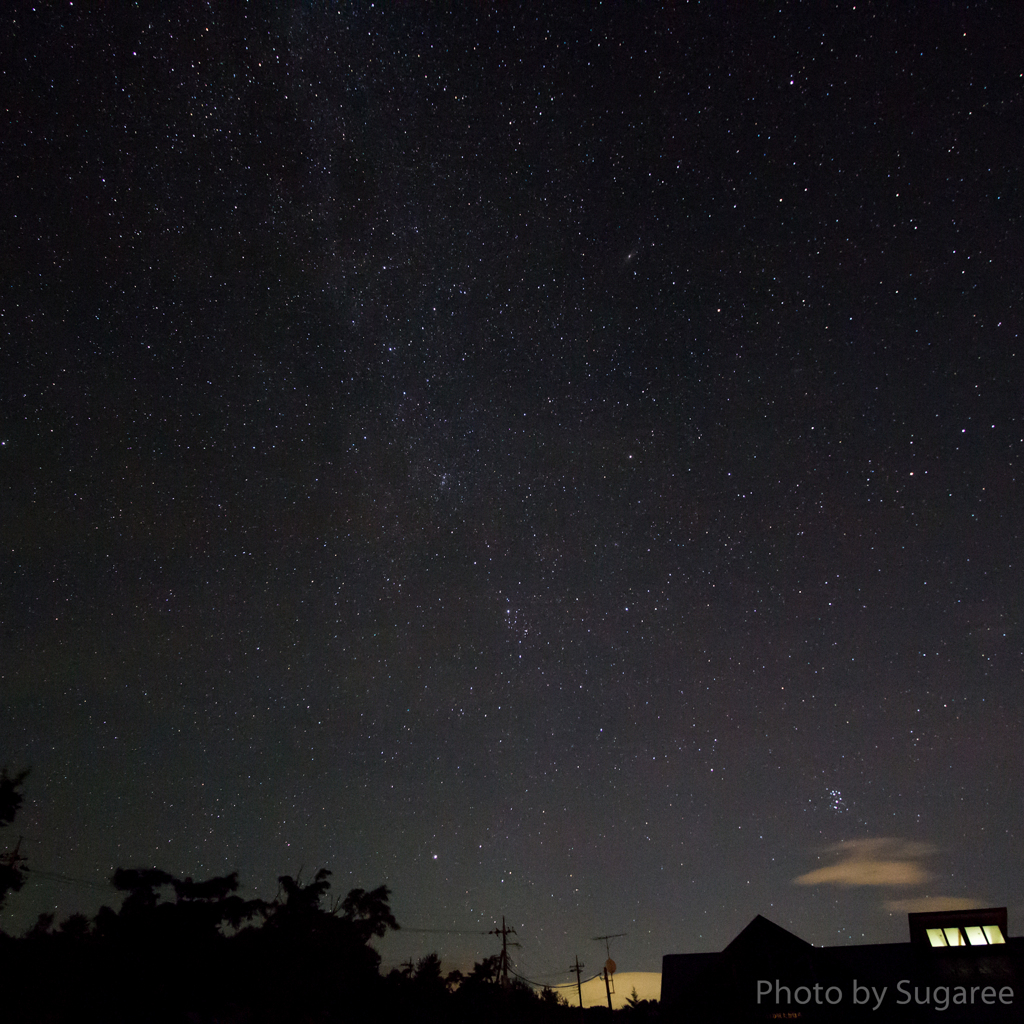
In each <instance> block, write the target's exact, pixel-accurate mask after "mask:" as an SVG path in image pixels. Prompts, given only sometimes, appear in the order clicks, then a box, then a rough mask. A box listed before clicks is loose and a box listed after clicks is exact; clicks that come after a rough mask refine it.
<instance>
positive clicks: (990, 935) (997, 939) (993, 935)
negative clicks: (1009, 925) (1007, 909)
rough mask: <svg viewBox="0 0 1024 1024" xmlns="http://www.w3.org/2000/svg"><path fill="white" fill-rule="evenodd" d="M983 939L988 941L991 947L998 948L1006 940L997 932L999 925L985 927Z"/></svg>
mask: <svg viewBox="0 0 1024 1024" xmlns="http://www.w3.org/2000/svg"><path fill="white" fill-rule="evenodd" d="M985 938H986V939H988V941H989V942H990V943H991V944H992V945H993V946H998V945H1001V944H1002V943H1005V942H1006V939H1004V938H1003V933H1002V932H1001V931H1000V930H999V925H997V924H987V925H985Z"/></svg>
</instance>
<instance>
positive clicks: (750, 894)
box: [0, 0, 1024, 982]
mask: <svg viewBox="0 0 1024 1024" xmlns="http://www.w3.org/2000/svg"><path fill="white" fill-rule="evenodd" d="M780 6H781V9H780ZM1022 32H1024V9H1022V8H1021V7H1020V5H1019V4H1016V3H998V2H993V3H962V2H961V3H950V4H942V5H937V6H933V5H923V4H909V3H902V2H894V3H889V2H885V3H863V2H860V0H858V2H857V3H856V4H854V3H849V2H844V3H839V4H831V5H829V4H812V3H783V4H781V5H779V4H776V5H770V4H766V3H753V2H751V3H740V2H736V3H728V2H721V3H707V4H705V3H665V4H662V5H655V4H639V3H637V4H623V5H618V4H607V3H606V4H604V5H598V4H587V5H574V4H568V3H567V4H561V3H554V4H548V3H507V4H506V3H501V4H492V5H487V4H483V3H479V4H478V3H466V4H426V3H388V2H383V3H382V2H378V3H376V4H369V3H365V2H359V3H351V4H342V3H335V4H327V3H283V2H282V3H280V4H274V5H267V6H263V7H261V6H258V5H256V4H251V3H250V4H230V5H228V4H224V5H220V4H215V5H204V4H199V3H188V4H181V5H175V4H153V5H148V4H142V5H134V6H130V5H128V4H127V3H119V4H105V5H96V4H87V3H75V4H74V5H71V4H68V3H56V2H54V3H45V2H37V4H36V7H33V6H32V5H30V4H25V3H16V4H14V5H12V6H9V7H7V8H5V15H4V20H3V25H2V28H0V95H2V99H3V103H2V107H3V128H2V130H0V174H2V196H3V200H2V202H0V223H2V233H0V234H2V242H0V246H2V248H0V268H2V273H0V644H2V646H0V764H3V763H6V764H7V765H8V766H9V767H10V769H11V770H12V771H17V770H20V769H21V768H23V767H26V766H31V768H32V774H31V775H30V777H29V779H28V781H27V783H26V802H25V806H24V808H23V811H22V813H21V815H20V816H19V818H18V820H17V821H16V822H15V824H14V825H13V826H12V827H11V828H9V829H7V830H6V831H5V832H4V834H3V836H2V843H0V845H6V846H10V845H12V844H13V842H14V841H16V839H17V836H18V835H23V836H24V841H23V844H22V852H23V853H25V854H26V856H27V857H28V861H29V865H30V867H32V868H33V869H35V870H36V872H37V874H36V875H35V877H34V878H33V879H31V880H30V882H29V883H28V884H27V885H26V888H25V889H24V890H23V891H22V892H21V893H19V894H16V895H13V896H11V897H10V898H9V900H8V903H7V907H6V909H5V911H4V913H3V915H2V916H0V925H2V927H3V928H5V929H7V930H8V931H14V932H20V931H22V930H23V929H24V928H25V927H27V926H28V925H29V924H30V923H31V922H32V921H34V920H35V917H36V915H37V914H38V913H39V912H40V911H42V910H47V909H49V910H54V911H56V913H57V914H58V917H59V918H63V917H64V916H66V915H67V914H70V913H71V912H73V911H76V910H84V911H86V912H88V913H93V912H95V910H96V909H97V908H98V906H99V905H100V903H102V902H107V903H110V904H111V905H113V906H115V907H116V906H119V896H118V894H117V893H115V892H114V891H113V890H112V889H110V887H109V886H108V885H107V884H106V883H107V879H108V878H109V876H110V874H111V873H112V871H113V869H114V868H115V867H117V866H125V867H134V866H142V865H157V866H159V867H161V868H164V869H165V870H168V871H170V872H172V873H175V874H176V875H179V876H186V875H188V876H193V877H195V878H197V879H198V878H204V877H208V876H210V875H214V874H223V873H226V872H229V871H232V870H236V869H237V870H238V871H239V872H240V876H241V880H242V883H243V892H244V893H245V894H248V895H261V896H263V897H264V898H267V899H269V898H272V897H273V895H274V893H275V891H276V887H277V885H276V878H277V876H278V875H280V874H284V873H288V874H295V873H296V872H298V871H299V870H300V869H301V870H302V871H303V877H304V878H309V877H311V876H312V874H313V872H315V870H316V869H317V868H319V867H328V868H330V869H332V870H333V872H334V882H335V887H336V889H337V890H339V891H341V892H342V893H344V892H345V891H347V890H348V889H349V888H352V887H354V886H361V887H364V888H372V887H375V886H377V885H380V884H382V883H386V884H387V885H388V886H389V887H390V888H391V890H392V908H393V910H394V913H395V915H396V917H397V918H398V920H399V922H400V923H401V924H402V925H404V926H406V928H407V929H432V930H433V931H413V930H406V931H403V932H402V933H399V934H397V935H395V936H391V937H388V938H386V939H385V940H383V941H382V942H381V943H380V949H381V952H382V954H383V956H384V968H385V969H388V968H390V967H391V966H394V965H395V964H397V963H398V962H400V961H402V960H404V959H406V958H407V957H412V958H414V959H415V958H416V957H418V956H421V955H423V954H424V953H427V952H430V951H431V950H437V951H438V952H439V953H440V954H441V955H442V958H443V959H444V961H445V966H446V969H447V968H448V967H454V966H459V967H462V968H463V969H465V968H466V967H467V966H470V965H471V964H472V962H473V961H474V960H479V959H481V958H482V957H484V956H487V955H490V954H492V953H494V952H497V950H498V948H499V944H498V942H497V940H496V939H495V938H494V937H493V936H492V937H490V938H488V937H487V936H486V935H482V934H480V933H482V932H486V931H487V930H489V929H492V928H494V927H495V926H496V925H500V923H501V916H502V915H503V914H504V915H505V916H506V918H507V920H508V922H509V924H511V925H512V926H514V927H515V928H516V931H517V939H518V941H519V942H520V943H521V947H520V948H519V949H517V950H515V951H514V952H515V958H516V962H517V964H518V965H519V969H520V970H521V972H522V973H524V974H525V975H527V976H528V977H531V978H535V979H540V980H547V981H552V982H554V981H568V980H569V979H570V975H569V974H568V973H567V968H568V966H569V964H570V963H572V958H573V957H574V956H575V955H576V954H579V956H580V959H581V960H583V961H584V962H585V963H587V964H588V965H593V966H594V967H595V968H596V967H597V966H598V965H599V964H600V963H601V962H603V960H604V958H605V955H606V954H605V949H604V945H603V943H602V944H599V943H595V942H593V941H592V938H593V936H596V935H604V934H610V933H622V932H624V933H626V935H625V937H622V938H617V939H614V940H612V950H611V951H612V955H613V957H614V958H615V959H616V960H617V961H618V964H619V966H620V968H621V969H625V970H650V971H657V970H660V967H661V956H662V955H663V954H665V953H683V952H696V951H702V950H714V949H720V948H722V947H723V946H724V945H725V944H726V943H727V942H728V941H729V940H730V939H731V938H732V937H733V936H734V935H735V934H736V933H737V932H738V931H739V930H740V929H741V928H742V927H743V926H744V925H745V924H746V923H747V922H748V921H749V920H750V919H751V918H752V917H753V916H754V915H755V914H757V913H761V914H764V915H765V916H767V917H769V918H771V919H772V920H774V921H776V922H777V923H778V924H780V925H782V926H783V927H786V928H789V929H791V930H793V931H795V932H796V933H797V934H799V935H801V936H802V937H803V938H806V939H808V940H809V941H811V942H814V943H819V944H834V943H846V942H864V941H906V939H907V934H908V933H907V923H906V912H907V910H913V909H927V908H929V907H930V908H934V909H941V908H943V907H947V906H957V905H960V906H964V905H970V906H978V905H980V906H990V905H999V906H1003V905H1005V906H1007V907H1008V908H1009V915H1010V932H1011V934H1019V933H1020V932H1021V930H1022V926H1024V879H1022V876H1021V870H1020V868H1021V858H1020V848H1021V843H1022V841H1024V818H1022V816H1024V748H1022V745H1021V738H1022V733H1024V685H1022V684H1024V676H1022V672H1024V631H1022V612H1024V573H1022V569H1024V550H1022V541H1024V526H1022V516H1021V511H1020V510H1021V507H1022V499H1024V483H1022V480H1021V473H1022V469H1021V458H1022V448H1024V386H1022V385H1024V343H1022V339H1021V332H1022V329H1024V283H1022V282H1024V195H1022V182H1024V75H1022V59H1021V45H1020V44H1021V38H1022ZM54 876H61V877H60V878H57V877H54ZM951 901H960V902H959V903H957V902H951ZM588 973H589V971H588Z"/></svg>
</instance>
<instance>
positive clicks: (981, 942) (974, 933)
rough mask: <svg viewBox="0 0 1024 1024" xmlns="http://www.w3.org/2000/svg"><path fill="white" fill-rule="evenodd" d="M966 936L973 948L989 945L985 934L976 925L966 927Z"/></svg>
mask: <svg viewBox="0 0 1024 1024" xmlns="http://www.w3.org/2000/svg"><path fill="white" fill-rule="evenodd" d="M964 934H965V935H966V936H967V941H968V942H969V943H970V944H971V945H972V946H987V945H988V940H987V939H986V938H985V933H984V932H983V931H982V930H981V929H980V928H979V927H978V926H977V925H976V924H971V925H967V926H965V928H964Z"/></svg>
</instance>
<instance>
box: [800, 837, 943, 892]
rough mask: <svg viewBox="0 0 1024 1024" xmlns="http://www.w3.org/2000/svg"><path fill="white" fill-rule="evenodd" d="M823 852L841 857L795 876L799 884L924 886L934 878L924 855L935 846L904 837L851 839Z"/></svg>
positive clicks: (928, 853)
mask: <svg viewBox="0 0 1024 1024" xmlns="http://www.w3.org/2000/svg"><path fill="white" fill-rule="evenodd" d="M823 852H825V853H830V854H832V853H835V854H839V855H840V859H839V860H838V861H836V862H835V863H834V864H829V865H827V866H826V867H822V868H816V869H815V870H814V871H809V872H808V873H807V874H806V875H800V877H799V878H794V879H793V881H794V882H795V883H796V884H797V885H842V886H856V885H879V886H884V885H921V884H922V883H923V882H927V881H928V880H929V879H930V878H931V877H932V875H931V872H930V871H928V870H927V869H926V868H925V867H924V865H923V864H922V863H921V861H922V858H924V857H927V856H929V855H930V854H932V853H934V852H935V848H934V847H932V846H929V845H927V844H926V843H911V842H907V841H906V840H903V839H881V838H880V839H850V840H847V841H846V842H844V843H837V844H836V845H835V846H830V847H828V848H827V849H826V850H825V851H823Z"/></svg>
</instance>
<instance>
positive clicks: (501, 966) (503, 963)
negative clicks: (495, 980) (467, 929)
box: [487, 915, 516, 988]
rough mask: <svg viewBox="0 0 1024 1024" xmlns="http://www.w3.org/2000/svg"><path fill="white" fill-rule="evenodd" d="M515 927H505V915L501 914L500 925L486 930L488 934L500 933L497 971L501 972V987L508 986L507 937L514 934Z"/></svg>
mask: <svg viewBox="0 0 1024 1024" xmlns="http://www.w3.org/2000/svg"><path fill="white" fill-rule="evenodd" d="M515 933H516V930H515V928H506V927H505V917H504V915H502V918H501V927H500V928H495V929H494V931H492V932H488V933H487V934H488V935H500V936H501V956H500V957H499V958H498V972H499V973H500V974H501V984H502V987H503V988H508V937H509V936H510V935H515ZM513 945H515V943H513Z"/></svg>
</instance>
